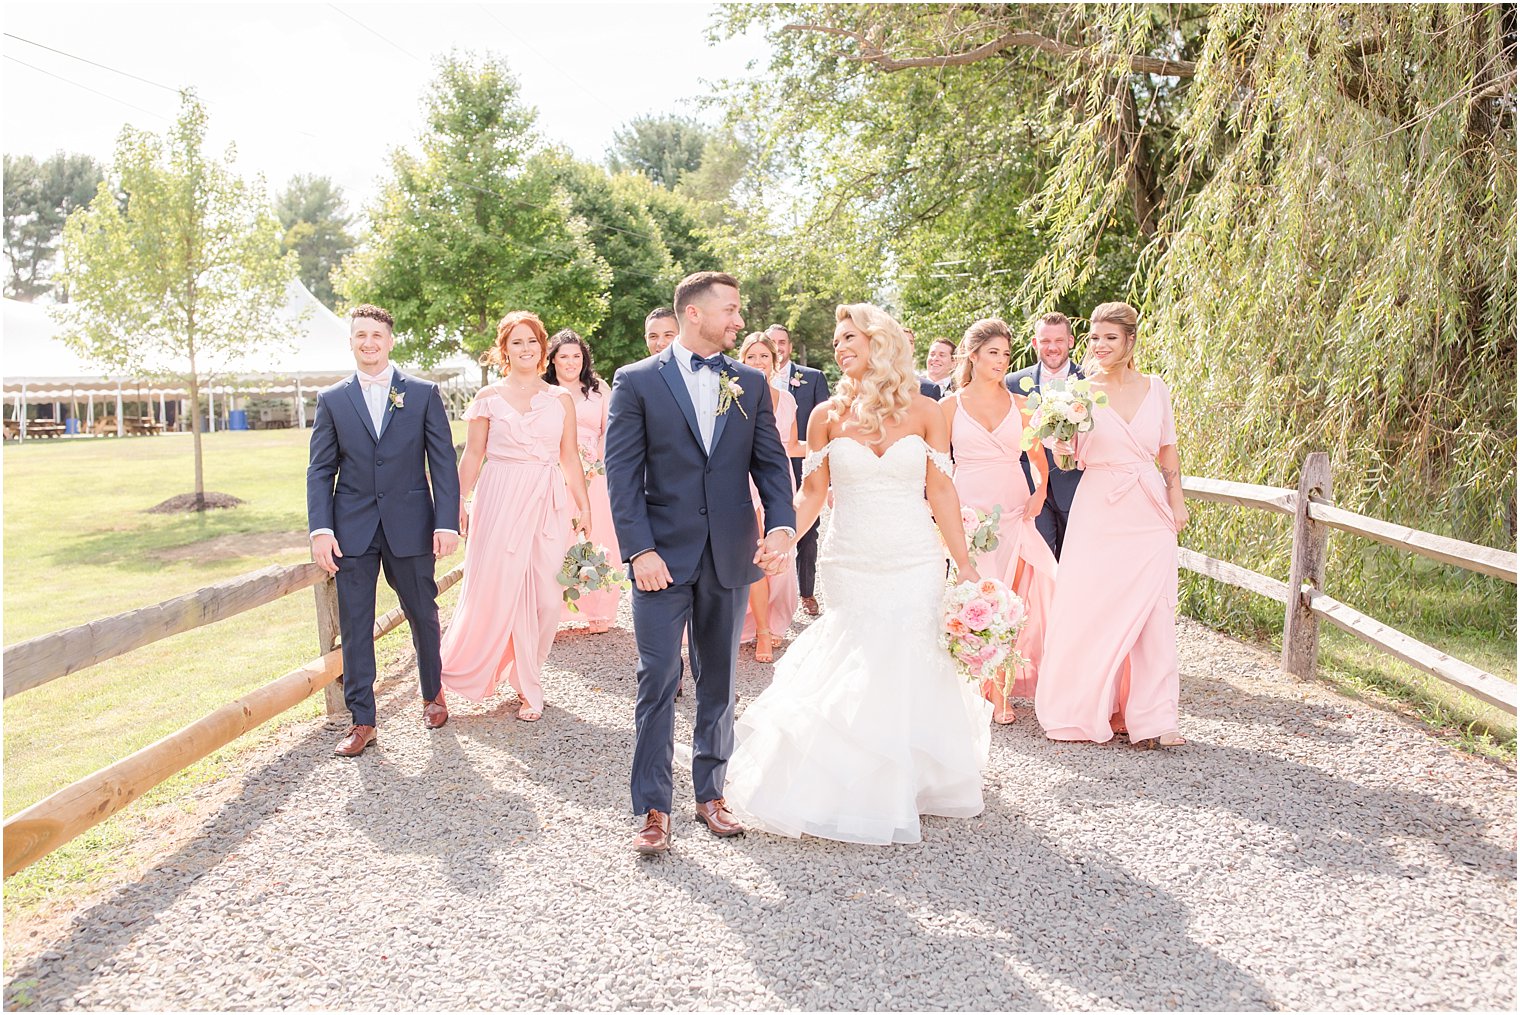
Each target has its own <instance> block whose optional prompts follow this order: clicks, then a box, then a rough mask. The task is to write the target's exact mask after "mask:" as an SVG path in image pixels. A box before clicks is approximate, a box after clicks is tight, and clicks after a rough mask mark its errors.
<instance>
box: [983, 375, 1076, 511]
mask: <svg viewBox="0 0 1520 1015" xmlns="http://www.w3.org/2000/svg"><path fill="white" fill-rule="evenodd" d="M1044 373H1045V364H1043V363H1041V362H1040V361H1039V360H1035V361H1034V366H1032V367H1025V368H1024V369H1023V370H1016V371H1014V372H1013V373H1011V374H1009V375H1008V376H1007V377H1006V378H1004V379H1003V383H1004V384H1006V385H1008V390H1009V391H1011V392H1013V393H1014V394H1015V395H1027V394H1029V393H1030V392H1032V391H1039V390H1040V385H1041V384H1043V383H1044ZM1066 376H1067V378H1069V379H1073V380H1079V379H1081V377H1082V371H1081V370H1080V369H1079V368H1078V367H1077V365H1076V364H1075V363H1073V364H1072V365H1071V370H1070V371H1069V372H1068V373H1067V375H1066ZM1026 377H1027V378H1029V380H1030V381H1031V382H1032V383H1033V385H1034V387H1032V388H1030V389H1029V391H1025V390H1024V389H1023V388H1022V387H1020V386H1019V384H1020V382H1021V381H1023V379H1024V378H1026ZM1031 450H1032V449H1031ZM1019 464H1020V465H1021V466H1022V467H1023V469H1024V479H1025V480H1026V481H1028V483H1029V490H1030V492H1031V493H1032V492H1034V476H1033V475H1031V474H1030V472H1029V455H1028V453H1027V452H1026V453H1025V454H1022V455H1019ZM1045 464H1046V465H1047V466H1048V467H1049V469H1050V471H1049V473H1047V475H1049V476H1050V490H1049V491H1048V494H1047V495H1048V496H1049V497H1050V498H1051V499H1052V500H1054V501H1055V503H1056V507H1057V508H1059V509H1060V510H1061V513H1062V514H1066V513H1068V512H1070V511H1071V501H1072V498H1073V497H1075V496H1076V495H1077V483H1078V482H1080V481H1081V479H1082V470H1081V469H1072V470H1070V471H1066V470H1062V469H1058V468H1056V456H1055V455H1053V454H1051V453H1050V449H1049V448H1046V449H1045Z"/></svg>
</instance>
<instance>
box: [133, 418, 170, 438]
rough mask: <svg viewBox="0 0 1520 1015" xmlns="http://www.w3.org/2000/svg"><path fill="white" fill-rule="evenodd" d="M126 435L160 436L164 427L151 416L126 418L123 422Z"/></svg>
mask: <svg viewBox="0 0 1520 1015" xmlns="http://www.w3.org/2000/svg"><path fill="white" fill-rule="evenodd" d="M124 424H125V426H126V430H127V433H130V434H149V435H152V434H160V433H163V432H164V425H163V424H162V423H160V422H158V421H157V420H155V419H154V418H153V417H152V416H128V417H127V418H126V419H125V420H124Z"/></svg>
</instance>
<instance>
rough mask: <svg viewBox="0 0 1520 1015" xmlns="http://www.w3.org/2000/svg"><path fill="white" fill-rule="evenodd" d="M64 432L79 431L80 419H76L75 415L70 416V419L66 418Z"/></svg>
mask: <svg viewBox="0 0 1520 1015" xmlns="http://www.w3.org/2000/svg"><path fill="white" fill-rule="evenodd" d="M63 432H64V433H78V432H79V420H77V419H75V418H74V417H73V416H70V417H69V418H68V419H66V420H64V421H63Z"/></svg>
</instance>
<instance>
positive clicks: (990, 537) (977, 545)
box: [961, 504, 1003, 554]
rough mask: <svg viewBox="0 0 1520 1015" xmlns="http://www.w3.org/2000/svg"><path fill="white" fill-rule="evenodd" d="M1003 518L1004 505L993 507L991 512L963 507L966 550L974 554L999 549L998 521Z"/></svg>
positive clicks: (962, 516) (962, 515) (962, 523)
mask: <svg viewBox="0 0 1520 1015" xmlns="http://www.w3.org/2000/svg"><path fill="white" fill-rule="evenodd" d="M1002 517H1003V505H1001V504H994V505H992V510H991V511H978V510H977V509H975V508H973V507H969V506H966V505H962V506H961V525H963V526H964V527H965V529H966V549H968V550H970V551H971V552H972V553H974V554H975V553H991V552H992V551H993V550H996V549H997V548H998V521H999V519H1001V518H1002Z"/></svg>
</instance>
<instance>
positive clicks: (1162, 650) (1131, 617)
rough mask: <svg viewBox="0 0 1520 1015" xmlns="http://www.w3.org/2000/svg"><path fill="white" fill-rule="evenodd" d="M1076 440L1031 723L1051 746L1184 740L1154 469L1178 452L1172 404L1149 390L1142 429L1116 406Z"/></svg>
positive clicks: (1159, 385)
mask: <svg viewBox="0 0 1520 1015" xmlns="http://www.w3.org/2000/svg"><path fill="white" fill-rule="evenodd" d="M1093 423H1094V425H1093V429H1092V430H1091V432H1089V433H1085V434H1082V435H1080V436H1079V437H1078V439H1077V446H1076V451H1077V462H1078V464H1079V465H1081V466H1082V468H1083V470H1084V472H1083V475H1082V483H1081V485H1080V486H1078V487H1077V495H1076V499H1075V500H1073V501H1072V505H1071V517H1070V521H1069V522H1068V524H1067V528H1066V542H1065V544H1064V545H1063V547H1062V550H1061V572H1060V577H1059V578H1058V579H1057V581H1056V592H1055V601H1054V603H1053V605H1052V607H1051V613H1050V619H1049V622H1048V623H1047V625H1046V629H1045V655H1044V665H1043V667H1042V669H1041V674H1040V684H1039V687H1038V689H1037V690H1036V692H1035V699H1034V701H1035V715H1036V716H1037V717H1038V719H1039V721H1040V725H1041V726H1042V727H1044V729H1045V735H1046V736H1047V737H1049V738H1051V739H1052V740H1091V741H1093V742H1095V743H1104V742H1106V741H1108V740H1109V739H1111V738H1112V737H1113V730H1112V729H1111V728H1110V722H1109V721H1110V718H1111V717H1113V716H1114V715H1116V714H1117V715H1121V716H1122V718H1123V720H1124V723H1125V724H1126V725H1127V726H1128V728H1129V737H1130V739H1131V740H1146V739H1149V738H1151V737H1156V736H1160V735H1161V734H1164V733H1170V732H1173V731H1174V730H1176V729H1177V696H1178V677H1177V617H1176V615H1177V531H1176V528H1175V526H1174V524H1173V520H1172V510H1171V506H1170V505H1169V504H1168V503H1167V498H1166V486H1165V484H1164V483H1163V482H1162V479H1161V473H1160V472H1159V471H1158V470H1157V468H1156V455H1157V454H1158V453H1159V452H1160V450H1161V449H1162V448H1163V447H1165V446H1167V445H1169V444H1176V443H1177V427H1176V423H1175V421H1174V419H1173V416H1172V396H1171V392H1169V391H1168V390H1167V387H1166V384H1165V383H1163V382H1162V381H1161V379H1160V378H1158V377H1152V378H1150V389H1149V390H1148V391H1147V392H1146V395H1145V398H1144V400H1143V401H1142V402H1141V405H1140V408H1139V410H1138V411H1137V412H1136V413H1135V418H1134V419H1133V420H1132V421H1130V422H1128V423H1126V422H1125V421H1124V417H1123V416H1121V415H1119V413H1118V412H1117V411H1115V410H1114V409H1113V408H1112V407H1111V406H1102V407H1099V408H1097V409H1096V410H1095V411H1094V413H1093Z"/></svg>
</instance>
